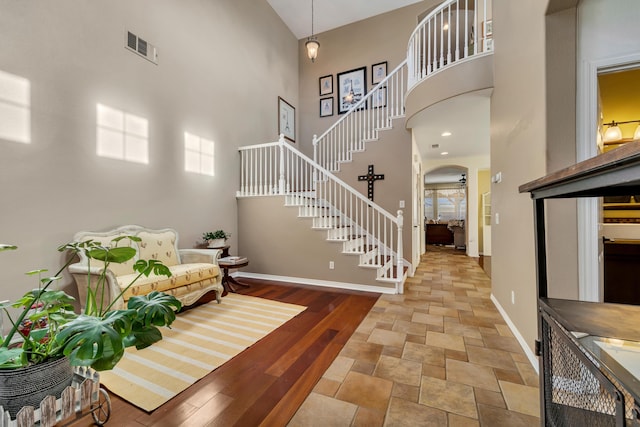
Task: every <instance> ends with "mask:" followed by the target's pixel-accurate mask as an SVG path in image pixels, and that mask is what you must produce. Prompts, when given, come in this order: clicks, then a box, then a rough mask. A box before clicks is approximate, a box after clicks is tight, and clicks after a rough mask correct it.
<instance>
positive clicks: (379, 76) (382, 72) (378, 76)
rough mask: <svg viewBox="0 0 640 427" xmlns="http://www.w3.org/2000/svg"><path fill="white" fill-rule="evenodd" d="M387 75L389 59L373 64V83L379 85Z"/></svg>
mask: <svg viewBox="0 0 640 427" xmlns="http://www.w3.org/2000/svg"><path fill="white" fill-rule="evenodd" d="M385 77H387V61H382V62H378V63H377V64H373V65H372V66H371V84H372V85H377V84H378V83H380V82H381V81H383V80H384V78H385Z"/></svg>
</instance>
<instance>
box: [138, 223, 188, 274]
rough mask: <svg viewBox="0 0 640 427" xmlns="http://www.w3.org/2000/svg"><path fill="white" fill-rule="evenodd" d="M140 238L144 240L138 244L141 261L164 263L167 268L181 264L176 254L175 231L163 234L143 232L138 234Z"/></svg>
mask: <svg viewBox="0 0 640 427" xmlns="http://www.w3.org/2000/svg"><path fill="white" fill-rule="evenodd" d="M138 237H139V238H140V239H142V241H141V242H138V247H139V252H138V255H139V257H140V259H145V260H150V259H155V260H158V261H162V263H163V264H164V265H166V266H167V267H170V266H172V265H177V264H179V262H178V254H177V253H176V235H175V233H174V232H173V231H165V232H162V233H158V232H153V231H141V232H139V233H138Z"/></svg>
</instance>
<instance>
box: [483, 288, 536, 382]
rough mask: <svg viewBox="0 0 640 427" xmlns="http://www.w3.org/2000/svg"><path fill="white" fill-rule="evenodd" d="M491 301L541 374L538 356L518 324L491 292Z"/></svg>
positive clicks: (532, 364)
mask: <svg viewBox="0 0 640 427" xmlns="http://www.w3.org/2000/svg"><path fill="white" fill-rule="evenodd" d="M491 301H493V304H494V305H495V306H496V308H497V309H498V311H499V312H500V314H501V315H502V317H503V318H504V320H505V322H507V326H509V329H511V333H513V336H514V337H515V338H516V340H518V343H519V344H520V347H522V350H524V354H525V355H526V356H527V359H529V363H531V366H533V369H535V371H536V373H537V374H540V372H539V371H540V370H539V361H538V356H536V355H535V353H534V352H533V351H532V350H531V348H530V347H529V346H528V345H527V341H526V340H525V339H524V337H523V336H522V335H520V331H518V328H516V325H514V323H513V322H512V321H511V319H510V318H509V315H507V312H506V311H505V310H504V308H502V306H501V305H500V303H499V302H498V299H497V298H496V297H495V296H493V294H491Z"/></svg>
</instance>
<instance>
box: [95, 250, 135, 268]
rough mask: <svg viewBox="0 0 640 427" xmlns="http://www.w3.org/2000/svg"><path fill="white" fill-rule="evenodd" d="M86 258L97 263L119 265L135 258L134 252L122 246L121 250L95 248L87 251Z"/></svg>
mask: <svg viewBox="0 0 640 427" xmlns="http://www.w3.org/2000/svg"><path fill="white" fill-rule="evenodd" d="M87 256H88V257H89V258H93V259H97V260H99V261H104V262H115V263H117V264H120V263H123V262H127V261H129V260H130V259H131V258H133V257H134V256H136V250H135V248H131V247H129V246H123V247H121V248H107V247H95V248H93V249H89V250H88V251H87Z"/></svg>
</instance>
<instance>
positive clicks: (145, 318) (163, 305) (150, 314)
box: [127, 291, 182, 326]
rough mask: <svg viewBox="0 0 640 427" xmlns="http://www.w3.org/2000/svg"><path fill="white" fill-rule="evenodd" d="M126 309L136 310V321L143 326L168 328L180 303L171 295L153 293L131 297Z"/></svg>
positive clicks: (180, 306) (179, 307) (180, 305)
mask: <svg viewBox="0 0 640 427" xmlns="http://www.w3.org/2000/svg"><path fill="white" fill-rule="evenodd" d="M127 307H128V308H129V309H130V310H136V313H137V316H136V320H137V321H138V322H140V323H141V324H142V325H144V326H149V325H156V326H170V325H171V324H172V323H173V321H174V320H175V319H176V314H175V312H176V311H178V310H180V309H181V308H182V303H181V302H180V301H179V300H178V299H177V298H176V297H174V296H172V295H168V294H165V293H163V292H158V291H153V292H150V293H148V294H147V295H140V296H135V297H132V298H131V299H129V301H128V303H127Z"/></svg>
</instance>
